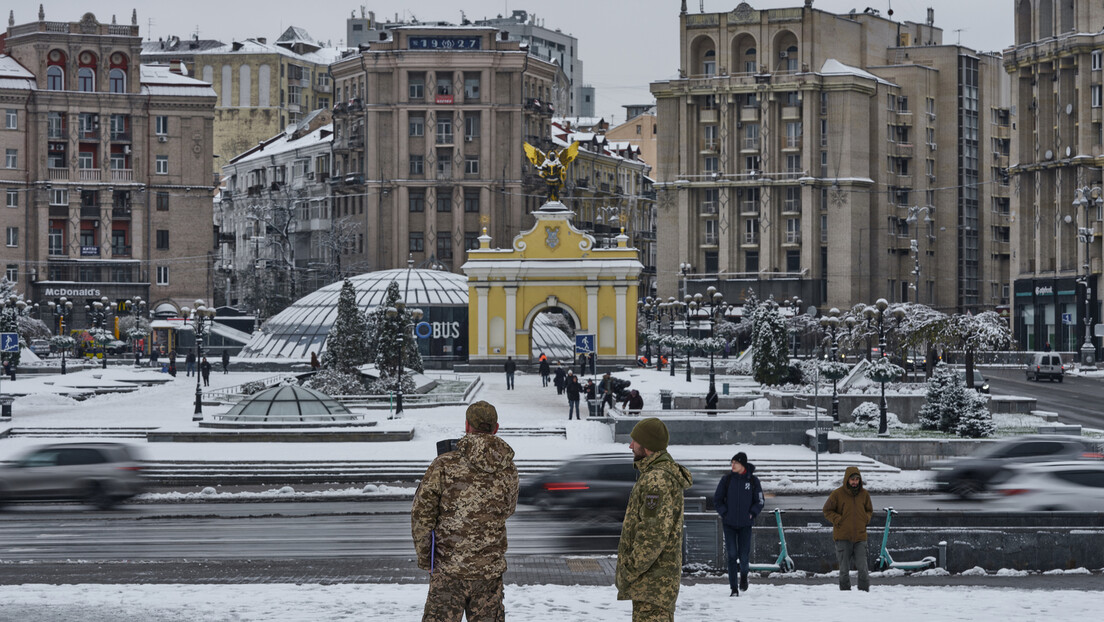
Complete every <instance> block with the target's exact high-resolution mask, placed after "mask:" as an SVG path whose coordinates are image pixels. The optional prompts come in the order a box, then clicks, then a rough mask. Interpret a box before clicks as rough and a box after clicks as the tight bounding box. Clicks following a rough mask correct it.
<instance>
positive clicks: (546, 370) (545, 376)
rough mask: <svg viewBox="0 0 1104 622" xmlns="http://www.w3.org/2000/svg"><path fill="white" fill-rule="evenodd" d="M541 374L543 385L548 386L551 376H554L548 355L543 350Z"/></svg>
mask: <svg viewBox="0 0 1104 622" xmlns="http://www.w3.org/2000/svg"><path fill="white" fill-rule="evenodd" d="M540 376H541V386H544V387H547V386H548V381H549V378H550V377H551V376H552V366H551V365H549V364H548V357H547V356H545V355H544V353H543V352H541V355H540Z"/></svg>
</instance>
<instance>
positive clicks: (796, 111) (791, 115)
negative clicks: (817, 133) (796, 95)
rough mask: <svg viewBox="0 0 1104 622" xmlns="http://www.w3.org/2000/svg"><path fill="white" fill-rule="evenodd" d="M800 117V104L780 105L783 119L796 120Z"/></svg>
mask: <svg viewBox="0 0 1104 622" xmlns="http://www.w3.org/2000/svg"><path fill="white" fill-rule="evenodd" d="M800 119H801V106H782V120H783V121H798V120H800Z"/></svg>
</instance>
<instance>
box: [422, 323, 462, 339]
mask: <svg viewBox="0 0 1104 622" xmlns="http://www.w3.org/2000/svg"><path fill="white" fill-rule="evenodd" d="M414 334H415V335H417V336H418V338H419V339H459V338H460V322H418V323H417V324H416V325H415V326H414Z"/></svg>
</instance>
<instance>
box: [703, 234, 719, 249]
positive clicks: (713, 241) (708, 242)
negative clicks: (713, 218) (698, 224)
mask: <svg viewBox="0 0 1104 622" xmlns="http://www.w3.org/2000/svg"><path fill="white" fill-rule="evenodd" d="M718 241H719V238H718V237H717V234H716V233H707V234H705V236H704V237H703V238H702V246H717V243H718Z"/></svg>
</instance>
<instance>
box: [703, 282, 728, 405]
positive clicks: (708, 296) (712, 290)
mask: <svg viewBox="0 0 1104 622" xmlns="http://www.w3.org/2000/svg"><path fill="white" fill-rule="evenodd" d="M699 296H701V294H697V295H695V298H698V297H699ZM699 304H700V305H702V306H705V307H709V338H710V339H713V338H714V337H715V336H716V330H717V318H718V314H719V315H724V312H725V310H726V309H728V305H726V304H725V302H724V294H722V293H721V292H719V291H717V288H716V287H713V286H712V285H710V286H709V287H708V288H707V289H706V290H705V296H704V298H702V299H701V300H700V302H699ZM716 392H717V370H716V368H715V367H714V366H713V348H712V347H710V348H709V393H710V394H712V393H716Z"/></svg>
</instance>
